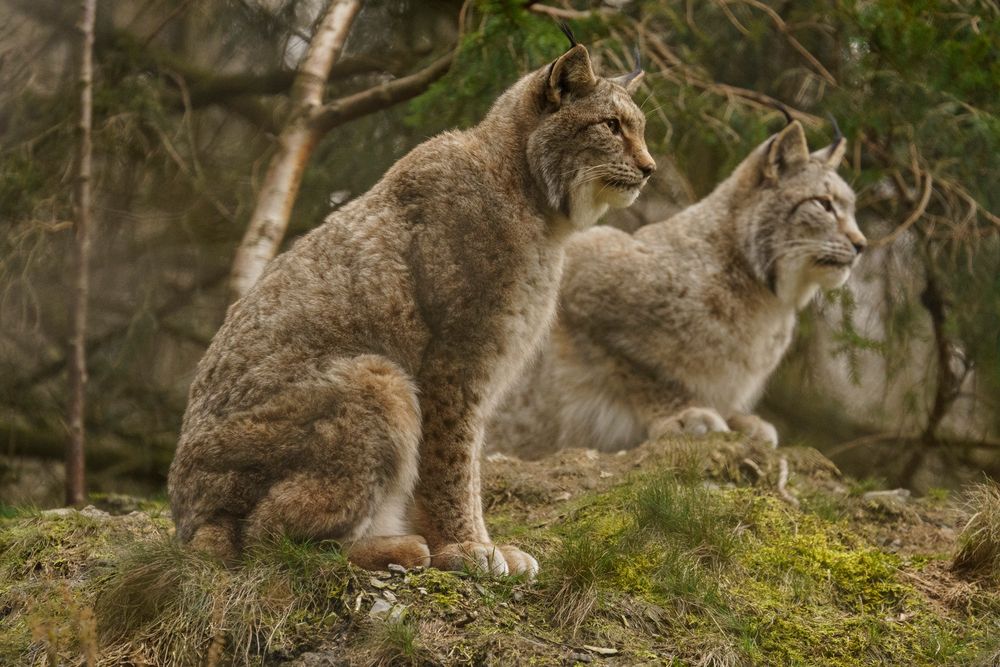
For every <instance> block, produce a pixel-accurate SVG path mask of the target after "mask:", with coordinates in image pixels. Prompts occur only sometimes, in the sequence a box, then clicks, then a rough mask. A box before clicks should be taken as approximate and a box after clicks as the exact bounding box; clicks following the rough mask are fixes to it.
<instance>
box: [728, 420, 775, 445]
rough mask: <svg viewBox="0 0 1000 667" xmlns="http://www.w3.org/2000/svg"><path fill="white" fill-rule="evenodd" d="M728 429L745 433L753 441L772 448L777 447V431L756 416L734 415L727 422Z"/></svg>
mask: <svg viewBox="0 0 1000 667" xmlns="http://www.w3.org/2000/svg"><path fill="white" fill-rule="evenodd" d="M729 427H730V428H731V429H733V430H734V431H739V432H740V433H745V434H746V435H747V436H749V437H750V438H751V439H753V440H759V441H760V442H765V443H767V444H769V445H771V446H772V447H777V446H778V429H776V428H774V425H773V424H771V423H770V422H768V421H765V420H763V419H761V418H760V417H758V416H757V415H736V416H735V417H732V418H731V419H730V420H729Z"/></svg>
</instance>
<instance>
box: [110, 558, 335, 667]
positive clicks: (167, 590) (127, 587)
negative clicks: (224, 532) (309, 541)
mask: <svg viewBox="0 0 1000 667" xmlns="http://www.w3.org/2000/svg"><path fill="white" fill-rule="evenodd" d="M350 576H351V575H350V571H349V569H348V567H347V566H346V563H345V561H344V559H343V558H342V557H341V556H340V555H339V553H338V552H336V551H335V550H333V549H329V548H323V547H322V546H320V547H319V548H317V546H315V545H304V544H296V543H293V542H289V541H278V542H275V543H273V544H269V545H266V546H263V547H261V548H259V549H258V550H256V551H255V552H254V553H252V554H251V555H250V556H249V557H248V558H247V561H246V562H245V563H244V564H243V565H242V566H241V567H238V568H234V569H227V568H225V567H224V566H222V565H221V564H220V563H218V562H215V561H213V560H211V559H208V558H206V557H204V556H202V555H200V554H198V553H195V552H192V551H190V550H187V549H183V548H181V547H179V546H177V545H176V544H174V543H173V542H169V541H162V542H156V543H153V544H148V545H142V546H141V547H138V548H136V549H135V550H133V551H132V552H131V553H128V554H126V555H125V556H123V557H122V558H121V559H120V560H119V561H118V562H116V563H115V564H114V566H113V569H112V570H110V571H109V572H108V573H107V574H105V575H104V576H102V577H101V578H100V579H99V580H98V581H97V582H96V588H97V591H98V592H97V595H96V599H95V612H96V615H97V619H98V627H99V628H100V630H101V647H102V656H101V657H102V661H103V662H107V663H113V664H122V663H125V664H130V663H139V664H143V663H149V664H200V663H201V662H202V661H203V660H204V659H205V658H206V656H208V657H209V658H213V657H214V659H215V661H216V662H218V661H219V660H221V658H222V656H223V654H226V655H228V656H230V657H232V658H233V659H234V660H235V662H237V663H240V664H247V663H250V662H253V661H254V658H255V657H262V656H264V655H267V654H268V653H270V652H273V651H276V650H282V649H288V648H291V647H293V646H294V645H295V644H296V643H297V640H298V639H299V637H297V632H298V631H299V630H298V628H299V626H301V625H302V624H304V623H308V624H309V625H311V626H312V627H313V628H315V627H324V626H326V625H328V624H329V623H330V622H331V621H332V620H336V614H337V610H338V609H342V608H343V605H342V603H341V597H342V596H343V595H344V593H345V591H346V589H347V586H348V584H349V579H350Z"/></svg>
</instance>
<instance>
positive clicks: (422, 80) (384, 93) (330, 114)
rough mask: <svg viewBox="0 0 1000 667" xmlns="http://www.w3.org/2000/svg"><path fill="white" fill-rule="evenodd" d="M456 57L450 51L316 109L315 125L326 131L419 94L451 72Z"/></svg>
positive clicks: (318, 129) (320, 130) (322, 131)
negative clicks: (417, 68) (416, 69)
mask: <svg viewBox="0 0 1000 667" xmlns="http://www.w3.org/2000/svg"><path fill="white" fill-rule="evenodd" d="M454 57H455V54H454V52H449V53H448V54H447V55H445V56H443V57H441V58H439V59H437V60H435V61H434V62H433V63H431V64H430V65H428V66H427V67H425V68H424V69H422V70H420V71H419V72H416V73H415V74H411V75H410V76H404V77H403V78H401V79H396V80H394V81H388V82H386V83H383V84H379V85H378V86H374V87H372V88H369V89H368V90H364V91H362V92H360V93H356V94H354V95H349V96H348V97H343V98H341V99H339V100H334V101H333V102H330V103H329V104H327V105H326V106H324V107H323V108H322V109H319V110H317V112H316V113H315V114H314V115H313V118H312V123H313V126H314V127H315V128H316V130H317V131H319V132H321V133H326V132H329V131H330V130H331V129H333V128H335V127H337V126H338V125H343V124H344V123H346V122H348V121H351V120H354V119H355V118H359V117H360V116H364V115H366V114H369V113H372V112H373V111H379V110H381V109H386V108H388V107H391V106H393V105H394V104H399V103H400V102H405V101H406V100H408V99H411V98H413V97H416V96H417V95H419V94H420V93H422V92H424V91H425V90H427V88H428V86H430V85H431V84H432V83H434V82H435V81H437V80H438V79H440V78H441V77H442V76H444V75H445V74H446V73H447V72H448V68H449V67H451V63H452V60H453V59H454Z"/></svg>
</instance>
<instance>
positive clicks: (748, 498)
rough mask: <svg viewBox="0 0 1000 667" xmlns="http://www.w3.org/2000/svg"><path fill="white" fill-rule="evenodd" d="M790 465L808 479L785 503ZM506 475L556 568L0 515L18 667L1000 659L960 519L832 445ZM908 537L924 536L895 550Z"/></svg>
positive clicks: (658, 447)
mask: <svg viewBox="0 0 1000 667" xmlns="http://www.w3.org/2000/svg"><path fill="white" fill-rule="evenodd" d="M782 459H784V460H785V462H786V463H787V464H788V467H789V468H790V469H791V473H792V474H791V477H790V481H789V482H788V488H787V489H785V488H784V487H782V489H781V493H779V492H778V491H779V490H778V488H777V487H778V485H779V481H781V480H780V478H781V475H780V469H781V468H782V467H783V466H782V465H781V460H782ZM485 486H486V492H485V499H486V503H487V506H489V507H490V512H489V516H490V517H491V519H492V530H493V532H494V537H495V538H496V539H497V540H498V541H514V542H516V543H518V544H519V545H521V546H523V547H524V548H525V549H527V550H528V551H530V552H532V553H534V554H535V555H536V556H538V558H539V561H540V562H541V563H542V573H541V575H540V577H539V579H538V581H536V582H526V581H522V580H518V579H516V578H505V579H491V578H489V577H484V576H478V575H471V574H465V573H457V574H451V573H444V572H439V571H436V570H411V571H401V570H397V569H394V570H393V571H391V572H382V573H378V572H375V573H373V572H365V571H362V570H359V569H357V568H354V567H353V566H351V565H350V564H349V563H347V562H345V561H344V559H343V558H342V557H341V556H340V554H339V552H338V550H337V547H336V545H335V544H332V543H320V544H297V543H293V542H288V541H280V542H276V543H274V544H269V545H262V546H261V547H260V548H258V549H256V550H254V551H253V553H251V554H248V556H247V558H246V561H245V563H244V564H243V565H242V566H240V567H237V568H232V569H226V568H224V567H223V566H222V565H220V564H219V563H216V562H213V561H211V560H209V559H206V558H204V557H202V556H199V555H197V554H193V553H190V552H188V551H186V550H184V549H181V548H178V547H177V546H176V545H174V544H173V543H172V541H171V525H170V521H169V519H168V518H167V514H166V512H165V510H163V509H158V508H157V507H156V506H146V511H140V512H133V513H131V514H128V515H123V516H112V515H109V514H106V513H104V512H100V511H98V510H84V511H83V512H75V511H69V512H66V511H61V512H59V513H54V514H53V513H37V512H33V513H24V514H15V515H14V516H12V517H8V518H5V519H2V523H0V554H2V555H0V664H45V663H46V662H49V664H55V663H65V664H73V663H81V662H83V661H84V660H89V661H90V662H91V663H94V664H97V663H99V664H164V665H166V664H262V663H263V664H284V663H289V664H295V665H299V666H300V667H308V666H313V665H325V664H567V663H574V662H580V663H583V662H594V661H608V662H617V663H618V664H678V665H686V664H692V665H858V664H871V665H881V664H907V665H975V664H983V665H986V664H991V661H992V660H994V659H995V658H996V656H997V655H1000V594H998V593H997V592H996V590H995V589H991V588H990V587H989V586H987V585H981V584H979V583H976V582H973V581H963V580H959V579H957V578H955V577H954V576H953V575H952V574H951V573H950V572H949V571H948V570H947V568H946V567H944V566H943V564H944V562H945V559H947V558H948V557H949V555H950V551H951V549H952V544H951V542H953V541H954V540H951V542H949V541H948V539H947V537H948V536H949V535H954V531H955V528H956V527H957V526H958V525H959V523H960V522H961V517H960V516H959V514H958V513H957V512H954V511H952V509H951V508H950V507H945V506H946V505H948V503H947V501H945V500H943V499H941V498H936V499H928V500H927V501H923V500H907V501H906V503H907V504H906V511H905V512H898V513H895V514H892V515H891V516H890V515H886V514H885V513H884V512H882V511H880V510H878V509H877V508H875V509H873V508H872V507H870V505H871V501H870V500H866V499H865V498H864V493H863V492H858V491H857V490H856V489H857V488H858V487H857V486H852V485H851V484H850V483H849V482H848V481H845V480H840V479H839V476H838V473H837V472H836V469H835V468H834V467H833V466H832V465H831V464H829V462H827V461H825V459H822V457H819V456H818V455H817V454H816V453H815V452H812V451H811V450H803V449H796V448H788V449H785V448H783V449H781V450H777V451H772V450H768V449H765V448H761V447H758V446H756V445H752V444H747V443H742V442H740V441H738V440H735V439H733V438H719V439H714V440H710V441H699V442H687V441H663V442H659V443H650V444H648V445H646V446H644V447H642V448H640V449H638V450H635V451H634V452H629V453H627V454H624V455H619V456H607V455H599V454H596V453H593V452H583V451H573V452H564V453H562V454H560V455H558V456H557V457H555V458H553V459H551V460H548V461H542V462H538V463H528V462H522V461H516V460H512V459H506V458H503V457H494V458H493V460H491V461H490V462H488V464H487V477H486V484H485ZM791 494H794V495H795V496H798V497H799V498H800V499H801V500H802V503H801V507H797V506H795V504H794V502H795V501H794V497H792V495H791ZM947 517H951V518H950V519H948V521H950V523H948V522H947V521H945V518H947ZM876 524H878V525H876ZM918 528H919V530H918ZM887 530H888V531H891V532H892V534H893V535H899V536H900V537H901V539H897V540H895V541H899V542H901V543H900V544H895V541H894V542H893V543H885V544H884V543H883V542H884V539H883V537H884V533H885V531H887ZM935 531H936V532H935ZM910 534H914V535H917V534H919V536H920V537H919V539H918V540H917V541H916V542H915V543H914V544H913V545H911V544H908V543H906V537H907V536H908V535H910ZM873 536H875V537H873ZM935 536H938V537H935ZM53 661H55V662H53Z"/></svg>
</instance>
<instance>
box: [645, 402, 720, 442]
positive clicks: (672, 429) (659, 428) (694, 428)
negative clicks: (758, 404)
mask: <svg viewBox="0 0 1000 667" xmlns="http://www.w3.org/2000/svg"><path fill="white" fill-rule="evenodd" d="M651 431H652V432H651V433H650V435H651V436H652V437H654V438H655V437H658V436H660V435H664V434H667V433H670V434H675V435H676V434H682V433H683V434H687V435H705V434H707V433H728V432H729V426H728V425H727V424H726V420H725V419H723V418H722V415H720V414H719V413H718V412H716V411H715V410H713V409H712V408H685V409H684V410H681V411H680V412H678V413H677V414H675V415H673V416H671V417H667V418H666V419H663V420H661V421H660V422H658V423H657V424H656V425H655V426H654V428H653V429H651Z"/></svg>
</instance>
